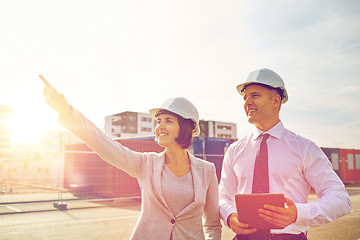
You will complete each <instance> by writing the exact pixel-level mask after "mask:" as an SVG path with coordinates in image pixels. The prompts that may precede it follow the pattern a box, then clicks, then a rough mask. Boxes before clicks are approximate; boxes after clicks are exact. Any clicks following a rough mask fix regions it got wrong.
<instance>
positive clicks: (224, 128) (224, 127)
mask: <svg viewBox="0 0 360 240" xmlns="http://www.w3.org/2000/svg"><path fill="white" fill-rule="evenodd" d="M217 129H222V130H231V127H230V126H225V125H218V126H217Z"/></svg>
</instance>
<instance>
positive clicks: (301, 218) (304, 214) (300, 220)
mask: <svg viewBox="0 0 360 240" xmlns="http://www.w3.org/2000/svg"><path fill="white" fill-rule="evenodd" d="M295 206H296V211H297V218H296V221H295V224H297V225H307V224H306V222H307V221H308V220H309V219H311V209H310V206H309V205H308V204H304V203H295Z"/></svg>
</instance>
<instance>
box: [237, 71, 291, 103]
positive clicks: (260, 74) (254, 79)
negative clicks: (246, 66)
mask: <svg viewBox="0 0 360 240" xmlns="http://www.w3.org/2000/svg"><path fill="white" fill-rule="evenodd" d="M251 83H258V84H264V85H267V86H270V87H273V88H280V89H281V90H282V91H283V94H282V96H281V98H282V101H281V102H282V103H286V102H287V100H288V98H289V97H288V94H287V91H286V89H285V84H284V81H283V80H282V79H281V77H280V76H279V75H278V74H277V73H276V72H274V71H272V70H270V69H267V68H262V69H259V70H256V71H253V72H251V73H250V74H249V76H248V78H247V79H246V81H245V82H244V83H242V84H240V85H238V86H237V87H236V88H237V90H238V92H239V93H240V95H244V89H245V88H246V86H247V85H249V84H251Z"/></svg>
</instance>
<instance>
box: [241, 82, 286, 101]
mask: <svg viewBox="0 0 360 240" xmlns="http://www.w3.org/2000/svg"><path fill="white" fill-rule="evenodd" d="M250 84H258V85H266V86H269V87H272V88H274V89H276V88H280V89H281V90H282V91H283V96H281V97H282V100H281V103H282V104H284V103H286V102H287V101H288V98H289V97H288V94H287V91H286V89H285V88H283V87H276V86H272V85H270V84H264V83H260V82H256V81H253V82H245V83H242V84H239V85H238V86H237V87H236V89H237V91H238V92H239V93H240V95H241V96H243V95H244V90H245V88H246V87H247V86H248V85H250Z"/></svg>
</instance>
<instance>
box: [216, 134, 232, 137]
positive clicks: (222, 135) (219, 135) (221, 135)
mask: <svg viewBox="0 0 360 240" xmlns="http://www.w3.org/2000/svg"><path fill="white" fill-rule="evenodd" d="M217 136H218V138H231V134H223V133H218V135H217Z"/></svg>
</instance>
